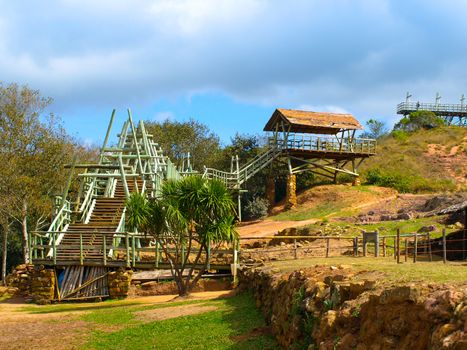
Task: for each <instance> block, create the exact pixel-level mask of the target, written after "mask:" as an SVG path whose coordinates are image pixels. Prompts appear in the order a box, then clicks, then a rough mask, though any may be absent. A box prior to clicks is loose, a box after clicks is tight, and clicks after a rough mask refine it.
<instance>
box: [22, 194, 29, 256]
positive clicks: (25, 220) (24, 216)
mask: <svg viewBox="0 0 467 350" xmlns="http://www.w3.org/2000/svg"><path fill="white" fill-rule="evenodd" d="M21 233H22V235H23V257H24V263H25V264H29V262H30V259H29V237H28V202H27V201H26V199H24V200H23V210H22V212H21Z"/></svg>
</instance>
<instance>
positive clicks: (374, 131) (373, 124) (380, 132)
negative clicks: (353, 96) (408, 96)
mask: <svg viewBox="0 0 467 350" xmlns="http://www.w3.org/2000/svg"><path fill="white" fill-rule="evenodd" d="M366 127H367V129H368V131H367V132H365V133H363V134H362V135H361V136H360V137H361V138H368V139H378V138H380V137H383V136H385V135H386V134H387V133H388V129H387V127H386V124H385V123H384V122H382V121H380V120H376V119H370V120H368V121H367V122H366Z"/></svg>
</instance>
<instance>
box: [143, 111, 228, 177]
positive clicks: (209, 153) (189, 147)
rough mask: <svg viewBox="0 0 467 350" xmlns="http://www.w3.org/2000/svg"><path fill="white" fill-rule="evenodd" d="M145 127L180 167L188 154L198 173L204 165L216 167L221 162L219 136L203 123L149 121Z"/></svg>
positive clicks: (192, 121)
mask: <svg viewBox="0 0 467 350" xmlns="http://www.w3.org/2000/svg"><path fill="white" fill-rule="evenodd" d="M145 127H146V130H147V131H148V133H150V134H152V135H153V136H154V140H155V141H156V142H157V143H158V144H159V145H160V146H161V147H162V149H163V150H164V152H165V154H166V155H168V156H169V157H170V159H171V160H172V161H173V162H175V163H176V164H178V165H181V163H182V160H183V157H185V156H186V154H187V153H190V155H191V163H192V165H193V167H194V168H195V169H196V170H198V171H201V170H202V169H203V166H204V165H206V166H208V167H212V166H215V165H216V164H217V162H218V160H219V156H220V152H221V148H220V140H219V136H217V135H216V134H215V133H213V132H212V131H211V130H210V129H209V127H208V126H207V125H205V124H203V123H200V122H198V121H196V120H193V119H190V120H189V121H186V122H178V121H171V120H168V119H167V120H165V121H163V122H149V121H147V122H145Z"/></svg>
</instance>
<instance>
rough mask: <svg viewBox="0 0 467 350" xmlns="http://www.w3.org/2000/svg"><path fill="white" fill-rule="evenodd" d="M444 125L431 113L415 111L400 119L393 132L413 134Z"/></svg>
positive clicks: (441, 120) (440, 119)
mask: <svg viewBox="0 0 467 350" xmlns="http://www.w3.org/2000/svg"><path fill="white" fill-rule="evenodd" d="M444 124H445V122H444V120H443V119H442V118H439V117H438V116H436V114H434V113H433V112H431V111H416V112H412V113H410V114H409V115H408V116H406V117H404V118H402V119H401V120H400V121H399V122H398V123H397V124H396V125H395V126H394V131H399V130H400V131H406V132H413V131H417V130H420V129H432V128H436V127H439V126H442V125H444Z"/></svg>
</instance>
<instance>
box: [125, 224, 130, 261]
mask: <svg viewBox="0 0 467 350" xmlns="http://www.w3.org/2000/svg"><path fill="white" fill-rule="evenodd" d="M125 245H126V266H127V267H131V262H130V237H129V236H128V232H127V233H126V236H125Z"/></svg>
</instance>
